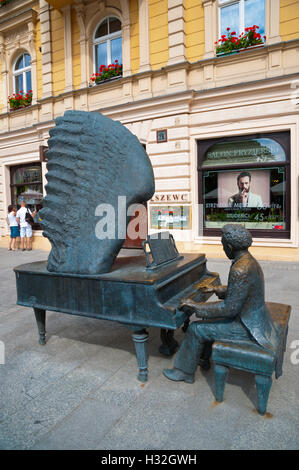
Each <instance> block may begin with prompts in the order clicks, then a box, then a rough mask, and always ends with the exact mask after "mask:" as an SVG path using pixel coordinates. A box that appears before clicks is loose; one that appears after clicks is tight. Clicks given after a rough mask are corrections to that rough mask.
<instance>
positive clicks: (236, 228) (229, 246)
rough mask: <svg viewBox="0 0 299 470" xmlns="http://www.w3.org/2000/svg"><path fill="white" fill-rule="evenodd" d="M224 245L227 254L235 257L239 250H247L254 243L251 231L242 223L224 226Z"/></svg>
mask: <svg viewBox="0 0 299 470" xmlns="http://www.w3.org/2000/svg"><path fill="white" fill-rule="evenodd" d="M221 241H222V245H223V249H224V252H225V254H226V256H227V257H228V258H229V259H233V258H234V254H235V253H236V252H237V251H238V252H239V251H247V250H248V248H249V247H250V245H251V244H252V237H251V234H250V232H249V231H248V230H247V229H246V228H245V227H243V226H242V225H237V224H226V225H224V227H223V228H222V240H221Z"/></svg>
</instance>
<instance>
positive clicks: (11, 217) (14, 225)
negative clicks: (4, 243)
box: [7, 204, 20, 251]
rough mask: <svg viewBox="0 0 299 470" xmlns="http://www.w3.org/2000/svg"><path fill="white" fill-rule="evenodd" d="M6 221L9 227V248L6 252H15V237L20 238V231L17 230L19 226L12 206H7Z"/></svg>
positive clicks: (15, 210)
mask: <svg viewBox="0 0 299 470" xmlns="http://www.w3.org/2000/svg"><path fill="white" fill-rule="evenodd" d="M7 212H8V214H7V219H8V223H9V227H10V240H9V246H8V250H9V251H16V250H17V248H16V242H17V237H19V236H20V229H19V224H18V222H17V218H16V215H17V208H16V207H15V206H13V205H12V204H11V205H9V206H8V209H7Z"/></svg>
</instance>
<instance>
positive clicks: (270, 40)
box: [266, 0, 281, 44]
mask: <svg viewBox="0 0 299 470" xmlns="http://www.w3.org/2000/svg"><path fill="white" fill-rule="evenodd" d="M279 19H280V1H279V0H266V35H267V40H266V42H267V44H275V43H277V42H280V41H281V37H280V34H279Z"/></svg>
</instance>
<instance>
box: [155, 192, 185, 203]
mask: <svg viewBox="0 0 299 470" xmlns="http://www.w3.org/2000/svg"><path fill="white" fill-rule="evenodd" d="M169 202H170V203H178V204H184V203H190V202H191V198H190V193H155V194H154V196H153V197H152V199H151V200H150V203H151V204H160V203H169Z"/></svg>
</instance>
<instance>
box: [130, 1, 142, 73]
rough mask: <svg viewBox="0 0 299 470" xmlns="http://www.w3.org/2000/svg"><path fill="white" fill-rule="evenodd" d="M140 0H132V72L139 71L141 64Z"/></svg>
mask: <svg viewBox="0 0 299 470" xmlns="http://www.w3.org/2000/svg"><path fill="white" fill-rule="evenodd" d="M138 13H139V12H138V0H130V20H131V28H130V34H131V69H132V73H137V72H138V69H139V64H140V53H139V24H138V21H139V14H138Z"/></svg>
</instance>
